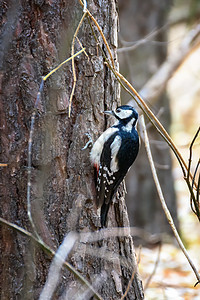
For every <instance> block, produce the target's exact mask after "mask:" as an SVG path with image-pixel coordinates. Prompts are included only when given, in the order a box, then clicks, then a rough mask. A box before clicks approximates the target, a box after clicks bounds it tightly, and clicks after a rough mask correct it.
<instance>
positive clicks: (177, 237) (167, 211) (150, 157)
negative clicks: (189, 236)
mask: <svg viewBox="0 0 200 300" xmlns="http://www.w3.org/2000/svg"><path fill="white" fill-rule="evenodd" d="M141 126H142V131H143V135H144V142H145V148H146V152H147V156H148V159H149V164H150V167H151V171H152V175H153V179H154V182H155V186H156V189H157V192H158V196H159V199H160V202H161V205H162V207H163V210H164V213H165V215H166V217H167V220H168V222H169V224H170V226H171V229H172V230H173V233H174V236H175V238H176V240H177V242H178V245H179V247H180V249H181V250H182V252H183V254H184V255H185V257H186V258H187V260H188V262H189V264H190V266H191V268H192V269H193V271H194V273H195V275H196V278H197V280H198V282H200V275H199V273H198V271H197V269H196V267H195V265H194V264H193V262H192V260H191V258H190V257H189V254H188V252H187V250H186V249H185V247H184V245H183V242H182V240H181V238H180V236H179V234H178V231H177V229H176V227H175V224H174V221H173V219H172V216H171V214H170V212H169V210H168V207H167V205H166V202H165V199H164V196H163V192H162V189H161V186H160V182H159V179H158V176H157V172H156V168H155V165H154V161H153V157H152V154H151V148H150V144H149V139H148V135H147V131H146V127H145V121H144V116H143V115H142V116H141Z"/></svg>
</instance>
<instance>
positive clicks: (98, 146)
mask: <svg viewBox="0 0 200 300" xmlns="http://www.w3.org/2000/svg"><path fill="white" fill-rule="evenodd" d="M117 130H118V129H117V128H112V127H110V128H108V129H107V130H106V131H104V132H103V133H102V135H101V136H100V137H99V138H98V139H97V140H96V142H95V143H94V145H93V147H92V150H91V152H90V160H91V162H92V164H94V165H99V164H100V157H101V153H102V150H103V146H104V144H105V142H106V141H107V140H108V139H109V138H110V137H111V135H113V134H114V133H115V132H116V131H117Z"/></svg>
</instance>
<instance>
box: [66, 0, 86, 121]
mask: <svg viewBox="0 0 200 300" xmlns="http://www.w3.org/2000/svg"><path fill="white" fill-rule="evenodd" d="M86 7H87V5H86V1H85V2H84V13H83V16H82V18H81V20H80V22H79V24H78V26H77V28H76V31H75V33H74V36H73V40H72V50H71V56H72V73H73V79H74V83H73V87H72V92H71V95H70V98H69V118H70V115H71V107H72V99H73V96H74V91H75V87H76V82H77V78H76V71H75V65H74V43H75V39H76V37H77V35H78V32H79V30H80V28H81V25H82V23H83V20H84V19H85V16H86V15H87V9H86Z"/></svg>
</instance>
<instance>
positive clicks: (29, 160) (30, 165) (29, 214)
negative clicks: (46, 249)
mask: <svg viewBox="0 0 200 300" xmlns="http://www.w3.org/2000/svg"><path fill="white" fill-rule="evenodd" d="M84 50H85V48H83V49H81V50H80V51H78V52H77V53H76V54H74V55H73V56H71V57H69V58H67V59H66V60H65V61H63V62H62V63H61V64H59V65H58V66H57V67H56V68H54V69H53V70H52V71H50V72H49V73H48V74H47V75H45V76H43V77H42V81H41V84H40V88H39V91H38V93H37V98H36V101H35V104H34V109H33V113H32V116H31V127H30V134H29V141H28V176H27V214H28V218H29V221H30V223H31V226H32V229H33V231H34V233H35V235H36V236H37V238H38V239H39V240H41V238H40V236H39V234H38V232H37V229H36V226H35V224H34V221H33V218H32V212H31V168H32V143H33V134H34V125H35V117H36V113H37V109H38V105H39V102H40V99H41V93H42V91H43V87H44V82H45V81H46V80H47V79H48V78H49V77H50V76H51V75H52V74H53V73H54V72H56V71H57V70H59V69H60V68H61V67H62V66H63V65H64V64H66V63H67V62H68V61H70V60H72V59H73V58H74V57H75V56H77V55H79V54H81V53H82V52H83V51H84Z"/></svg>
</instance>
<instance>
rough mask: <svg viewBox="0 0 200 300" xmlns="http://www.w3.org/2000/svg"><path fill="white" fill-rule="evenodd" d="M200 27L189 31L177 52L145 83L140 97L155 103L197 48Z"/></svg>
mask: <svg viewBox="0 0 200 300" xmlns="http://www.w3.org/2000/svg"><path fill="white" fill-rule="evenodd" d="M199 35H200V25H197V26H196V27H195V28H194V29H192V30H190V31H189V32H188V34H187V35H186V36H185V38H184V39H183V40H182V42H181V44H180V46H179V48H178V49H177V51H174V52H173V53H172V54H171V55H169V56H168V58H167V59H166V60H165V62H163V64H162V65H161V66H160V67H159V69H158V71H157V72H156V73H155V74H154V75H153V76H152V77H151V78H150V79H149V80H148V81H147V83H146V84H145V85H144V86H143V88H142V89H141V90H140V92H139V93H140V95H141V96H142V98H144V99H148V101H150V102H151V104H153V103H155V102H156V100H157V99H158V98H159V97H160V95H161V94H162V93H163V91H164V90H165V88H166V85H167V82H168V81H169V79H170V78H171V77H172V75H173V74H174V72H175V71H176V70H177V69H178V68H179V67H180V65H181V64H182V63H183V61H184V60H185V59H186V57H187V56H188V55H189V54H190V53H191V52H192V51H194V50H195V49H196V48H197V47H199V43H200V41H199Z"/></svg>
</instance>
